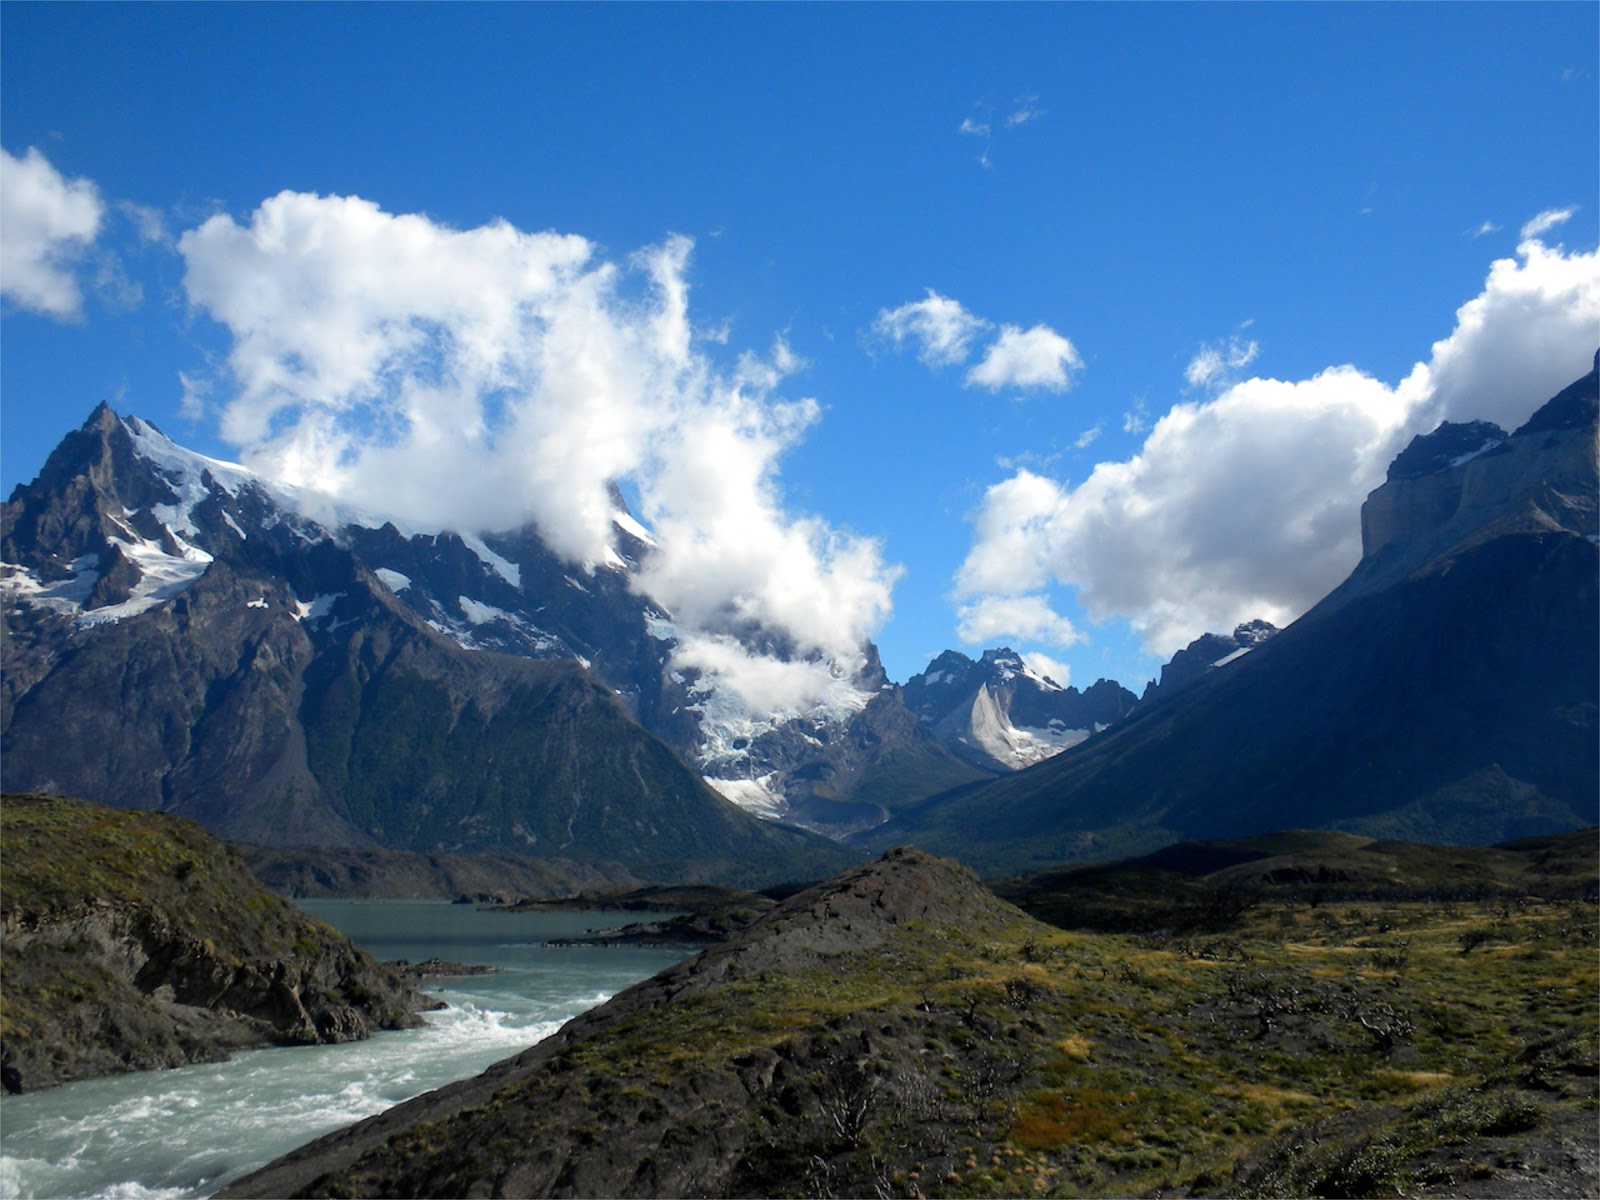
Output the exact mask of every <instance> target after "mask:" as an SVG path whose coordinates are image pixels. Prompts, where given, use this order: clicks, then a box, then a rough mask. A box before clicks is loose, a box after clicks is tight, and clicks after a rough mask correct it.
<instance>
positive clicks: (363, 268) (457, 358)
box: [178, 192, 897, 710]
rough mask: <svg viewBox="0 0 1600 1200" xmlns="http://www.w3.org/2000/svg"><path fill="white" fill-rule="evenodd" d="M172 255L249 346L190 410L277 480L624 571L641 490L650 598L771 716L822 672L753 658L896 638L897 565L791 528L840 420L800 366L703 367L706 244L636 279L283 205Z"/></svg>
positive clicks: (585, 263)
mask: <svg viewBox="0 0 1600 1200" xmlns="http://www.w3.org/2000/svg"><path fill="white" fill-rule="evenodd" d="M178 248H179V252H180V253H181V254H182V256H183V258H184V260H185V264H186V273H185V287H186V289H187V292H188V296H189V300H190V302H191V304H193V305H194V306H195V307H196V308H198V309H201V310H203V311H204V312H206V313H208V314H209V315H210V316H211V317H213V318H214V319H215V320H217V321H218V322H220V323H221V324H222V325H224V326H226V327H227V329H228V331H229V333H230V334H231V348H230V350H229V353H228V356H227V376H228V378H227V379H226V380H225V381H216V382H215V383H204V384H203V383H200V382H198V381H194V380H190V381H188V382H187V383H186V390H187V391H188V392H189V393H192V394H194V395H195V396H196V397H197V399H198V398H199V397H200V396H202V395H204V396H205V398H206V403H207V405H208V407H210V408H211V409H212V410H213V411H215V412H216V413H217V414H218V416H219V421H220V426H221V431H222V433H223V435H224V436H225V437H226V438H228V439H229V440H230V441H232V442H234V443H235V444H237V445H238V446H240V447H241V452H242V457H243V459H244V460H245V461H246V462H247V463H248V464H249V465H251V466H252V467H254V468H255V469H257V470H259V471H260V472H262V473H263V474H265V475H267V476H269V477H272V478H275V479H279V480H282V481H284V482H287V483H292V484H296V485H299V486H301V487H304V488H308V489H311V490H314V491H318V492H323V493H327V494H330V495H333V496H335V497H337V498H339V499H340V500H341V501H343V502H345V503H348V504H351V505H354V506H356V507H358V508H362V509H365V510H367V511H369V512H372V513H374V514H382V515H392V516H395V517H398V518H401V519H403V520H405V521H407V522H409V523H411V524H413V525H416V526H421V527H433V528H455V529H461V530H466V531H480V532H481V531H486V530H495V529H505V528H511V527H515V526H519V525H521V524H523V523H524V522H527V521H531V522H533V523H534V524H535V525H536V526H537V528H538V529H539V530H540V532H541V534H542V535H543V536H544V537H545V539H546V540H547V541H548V542H549V543H550V545H551V546H552V547H553V548H554V549H555V550H556V551H557V552H558V553H560V554H561V555H563V556H564V557H566V558H568V559H570V560H572V561H574V562H578V563H591V564H592V563H600V562H605V561H607V560H608V557H609V554H610V551H611V548H612V542H613V538H614V531H613V527H612V521H611V514H612V503H611V499H610V495H609V492H608V485H610V484H611V483H612V482H626V483H630V484H632V485H633V487H634V488H636V490H637V494H638V495H639V497H640V502H641V508H642V510H643V511H642V513H641V516H643V518H644V519H645V520H646V522H647V523H649V524H650V525H651V526H652V527H653V530H654V532H655V534H656V536H657V539H658V541H659V542H660V545H661V548H660V550H659V551H658V552H657V553H655V554H653V555H652V556H650V558H649V560H648V561H647V563H646V564H645V565H644V566H643V567H642V569H641V572H640V575H639V577H638V579H637V585H638V586H639V587H640V588H641V589H642V590H645V591H647V592H648V593H649V594H650V595H651V596H652V597H653V598H654V599H655V600H656V601H657V602H658V603H660V604H662V605H664V606H666V607H667V608H668V609H670V610H671V612H672V616H673V619H674V622H675V623H676V625H677V627H678V629H679V631H680V636H681V639H682V641H681V645H680V649H679V653H680V655H681V656H682V665H685V666H694V667H695V668H696V669H699V670H702V671H703V672H705V673H707V674H709V675H713V676H718V677H726V678H729V679H738V680H740V681H742V686H744V687H746V688H748V689H749V690H750V691H752V692H755V693H759V694H760V695H762V696H763V697H765V698H766V699H771V698H772V696H773V694H774V692H775V690H783V689H782V688H780V687H779V684H780V683H782V682H784V681H786V686H787V692H786V693H785V699H786V700H787V702H788V703H787V705H786V707H790V708H795V709H797V710H798V709H803V708H804V707H805V705H806V704H807V703H810V702H814V701H816V700H817V699H818V698H819V697H820V692H819V691H818V689H819V688H820V687H822V682H823V681H824V680H826V679H828V678H830V675H829V671H828V669H826V668H823V669H821V670H820V671H819V670H815V669H813V670H808V671H798V670H791V671H783V670H779V669H778V668H777V667H772V666H771V665H770V663H768V664H766V665H763V664H762V663H760V662H756V661H755V660H756V659H760V658H762V657H763V655H762V654H761V653H760V652H759V649H751V648H752V647H756V648H759V647H760V646H761V645H763V644H772V645H778V644H781V645H782V646H783V648H785V649H787V650H792V651H795V652H798V653H800V654H802V655H806V656H811V657H813V658H819V657H820V659H823V660H836V661H837V662H840V663H847V664H849V663H854V662H855V661H856V660H857V659H858V657H859V654H860V648H861V644H862V642H863V640H864V639H865V638H866V637H867V636H869V634H870V633H871V631H872V630H873V629H874V628H875V627H876V626H877V625H878V624H880V623H881V622H882V621H883V620H884V619H885V618H886V617H887V615H888V613H889V610H890V603H891V601H890V593H891V589H892V587H893V583H894V581H895V578H896V576H897V568H894V567H891V566H889V565H888V564H886V563H885V562H884V561H883V559H882V555H881V548H880V547H879V545H878V543H877V542H876V541H874V540H871V539H867V538H860V537H856V536H853V535H851V534H849V533H846V532H843V531H840V530H837V529H834V528H832V527H831V526H829V525H828V524H827V523H826V522H824V521H822V520H820V519H819V518H816V517H810V516H796V515H794V514H791V513H789V512H787V511H786V509H785V507H784V505H783V502H782V497H781V495H780V492H779V489H778V485H777V475H778V463H779V460H780V458H781V456H782V455H783V453H784V452H785V450H787V449H788V448H789V447H790V446H792V445H793V444H794V442H795V441H796V440H797V439H798V438H799V437H801V436H802V435H803V434H804V432H805V430H806V429H807V427H808V426H809V425H810V424H812V423H813V422H814V421H815V420H816V419H817V418H818V416H819V413H820V408H819V406H818V405H817V404H816V403H815V402H814V401H812V400H807V399H800V400H785V399H782V398H780V397H779V396H778V394H777V389H778V388H779V387H780V386H781V385H782V384H783V383H784V382H785V381H786V379H788V378H789V376H790V375H791V374H792V373H793V372H794V371H795V370H797V369H798V368H799V366H800V365H801V364H800V363H799V360H798V359H797V358H796V357H795V355H794V354H793V353H792V352H791V351H790V350H789V348H788V346H787V345H785V344H784V343H783V342H782V340H781V339H780V340H779V341H778V342H776V343H775V344H774V345H773V346H772V348H771V349H770V350H769V351H767V352H766V353H763V354H754V353H746V354H744V355H742V356H740V357H739V358H738V359H737V360H736V362H735V363H734V365H733V366H731V367H721V366H719V365H717V364H716V363H714V362H713V361H712V360H711V359H710V358H709V357H707V355H706V354H705V353H704V352H703V351H702V349H701V345H702V339H700V338H698V337H697V336H696V331H695V329H694V328H693V326H692V324H691V321H690V318H689V310H688V292H689V286H688V276H687V268H688V260H689V255H690V251H691V244H690V242H689V241H688V239H686V238H682V237H670V238H668V239H666V240H665V241H664V242H663V243H662V244H661V245H659V246H655V247H652V248H649V249H646V250H643V251H641V252H639V253H638V254H636V255H633V256H631V257H630V258H628V259H626V260H625V261H623V262H621V263H618V262H611V261H606V260H605V259H603V258H601V257H600V256H599V255H598V254H597V251H596V249H595V247H594V246H593V245H592V244H590V243H589V242H588V241H586V240H585V239H583V238H581V237H578V236H574V235H561V234H555V233H527V232H523V231H521V230H518V229H516V228H514V227H512V226H511V225H509V224H507V223H505V222H503V221H500V222H493V223H491V224H488V225H484V226H481V227H479V228H475V229H467V230H456V229H452V228H449V227H447V226H444V225H441V224H439V223H437V222H434V221H431V220H429V219H428V218H426V217H423V216H418V215H406V214H401V215H396V214H391V213H388V212H385V211H384V210H382V209H381V208H379V207H378V206H377V205H376V204H373V203H371V202H370V201H367V200H363V199H359V198H355V197H332V196H316V195H305V194H298V193H293V192H284V193H282V194H280V195H278V196H275V197H272V198H271V199H269V200H267V201H265V202H264V203H262V204H261V205H260V207H259V208H258V209H257V210H256V211H255V212H254V213H253V214H252V215H251V216H250V218H249V220H248V222H247V223H245V224H240V223H238V222H236V221H235V220H234V219H233V218H232V217H230V216H226V215H219V216H216V217H213V218H211V219H210V220H208V221H206V222H205V223H204V224H203V225H201V226H199V227H198V228H195V229H192V230H190V231H188V232H187V233H185V234H184V235H183V236H182V238H181V239H180V240H179V243H178ZM733 648H743V652H745V653H746V654H747V656H749V657H750V658H751V660H752V662H751V663H749V664H746V667H747V669H744V670H740V669H737V668H736V666H735V665H732V664H731V662H730V659H729V655H730V654H732V653H733ZM766 657H768V658H770V656H766ZM690 659H693V660H694V661H692V662H691V661H689V660H690ZM772 661H776V660H772ZM752 680H754V681H755V682H751V681H752Z"/></svg>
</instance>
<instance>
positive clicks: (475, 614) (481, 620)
mask: <svg viewBox="0 0 1600 1200" xmlns="http://www.w3.org/2000/svg"><path fill="white" fill-rule="evenodd" d="M456 603H457V604H458V605H460V607H461V613H462V615H463V616H465V617H466V618H467V620H468V621H469V622H471V623H472V624H474V625H487V624H488V623H489V622H490V621H507V622H510V623H511V624H513V625H521V624H522V618H521V617H519V616H517V615H516V614H515V613H508V612H507V611H506V610H505V609H503V608H496V607H495V606H494V605H492V604H484V603H481V602H480V601H477V600H473V599H471V598H470V597H467V596H461V597H459V598H457V600H456Z"/></svg>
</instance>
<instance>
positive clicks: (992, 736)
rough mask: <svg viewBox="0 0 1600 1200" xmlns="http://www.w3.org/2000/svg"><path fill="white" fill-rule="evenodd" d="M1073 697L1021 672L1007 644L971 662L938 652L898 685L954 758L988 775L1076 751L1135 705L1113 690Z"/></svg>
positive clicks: (1022, 662) (1025, 667)
mask: <svg viewBox="0 0 1600 1200" xmlns="http://www.w3.org/2000/svg"><path fill="white" fill-rule="evenodd" d="M1101 682H1102V684H1104V686H1098V685H1097V686H1096V687H1093V688H1090V689H1089V690H1088V691H1086V692H1080V691H1079V690H1078V689H1077V688H1074V687H1062V686H1061V685H1060V684H1059V683H1057V682H1056V681H1055V680H1053V679H1051V678H1050V677H1049V676H1047V675H1043V674H1041V673H1040V672H1038V671H1036V670H1034V669H1033V668H1032V667H1031V666H1029V664H1028V661H1027V658H1026V657H1025V656H1024V655H1021V654H1019V653H1017V651H1016V650H1014V649H1012V648H1011V647H1009V646H997V647H994V648H992V649H989V650H985V651H983V653H982V655H981V656H980V657H979V658H978V660H977V661H976V662H974V661H973V660H972V659H970V658H968V657H967V656H966V655H964V654H961V653H960V652H958V651H955V650H946V651H945V652H944V653H942V654H940V655H939V656H938V657H936V658H935V659H934V660H933V661H932V662H930V663H929V664H928V668H927V670H925V671H923V672H921V673H920V674H918V675H914V676H912V678H911V679H910V680H909V681H908V682H907V683H906V685H905V689H904V691H905V698H906V704H907V705H908V706H909V707H910V708H911V710H912V711H913V712H915V713H916V714H917V716H918V718H919V719H920V720H921V721H922V722H923V723H924V724H925V725H927V726H928V727H929V728H930V729H932V730H933V732H934V733H935V734H937V735H938V736H939V737H940V738H941V739H942V740H943V741H944V743H945V744H946V745H947V746H949V747H950V748H951V749H952V750H954V751H955V752H956V753H957V754H959V755H960V756H962V757H963V758H965V759H966V760H967V761H968V762H971V763H973V764H975V765H977V766H980V767H983V768H984V769H986V770H990V771H1014V770H1017V769H1018V768H1019V767H1024V766H1028V765H1031V764H1032V763H1036V762H1040V761H1042V760H1044V759H1046V758H1049V757H1051V756H1052V755H1055V754H1059V753H1061V751H1063V750H1066V749H1069V748H1070V747H1072V746H1075V745H1077V744H1078V743H1079V742H1081V741H1083V740H1085V739H1086V738H1088V737H1090V736H1092V735H1093V734H1094V733H1095V732H1097V731H1099V730H1101V729H1104V728H1106V727H1107V726H1109V725H1111V724H1112V723H1114V722H1115V721H1117V720H1119V719H1120V718H1121V717H1122V716H1124V715H1125V714H1126V713H1127V712H1128V711H1129V710H1130V709H1131V708H1132V707H1133V704H1134V702H1135V697H1134V696H1133V694H1132V693H1131V692H1128V691H1127V690H1126V689H1124V688H1123V687H1121V685H1119V684H1116V683H1114V682H1110V681H1101Z"/></svg>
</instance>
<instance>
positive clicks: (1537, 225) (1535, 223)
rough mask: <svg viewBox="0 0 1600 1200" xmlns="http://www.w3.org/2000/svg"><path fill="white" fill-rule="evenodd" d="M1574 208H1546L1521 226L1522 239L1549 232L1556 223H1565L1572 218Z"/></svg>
mask: <svg viewBox="0 0 1600 1200" xmlns="http://www.w3.org/2000/svg"><path fill="white" fill-rule="evenodd" d="M1577 211H1578V210H1577V209H1576V208H1547V209H1545V210H1544V211H1543V212H1542V213H1540V214H1539V215H1538V216H1536V217H1534V218H1532V219H1531V220H1530V221H1528V222H1527V223H1526V224H1525V225H1523V227H1522V234H1521V237H1522V240H1523V241H1527V240H1528V239H1530V238H1536V237H1538V236H1539V235H1540V234H1545V233H1549V232H1550V231H1551V230H1552V229H1554V228H1555V227H1556V226H1557V225H1565V224H1566V223H1567V222H1568V221H1570V220H1572V217H1573V214H1574V213H1576V212H1577Z"/></svg>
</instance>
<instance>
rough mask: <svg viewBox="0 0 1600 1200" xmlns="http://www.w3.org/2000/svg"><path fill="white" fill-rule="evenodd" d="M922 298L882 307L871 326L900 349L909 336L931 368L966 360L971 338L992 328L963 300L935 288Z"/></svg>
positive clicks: (922, 358)
mask: <svg viewBox="0 0 1600 1200" xmlns="http://www.w3.org/2000/svg"><path fill="white" fill-rule="evenodd" d="M927 293H928V294H927V295H926V296H925V297H923V298H922V299H921V300H913V301H912V302H910V303H909V304H902V305H901V306H900V307H899V308H895V309H888V308H886V309H883V310H881V311H880V312H879V313H878V319H877V320H876V321H874V322H873V325H872V328H873V331H874V332H875V333H877V334H878V335H879V336H880V337H884V338H888V339H889V340H891V341H893V342H894V344H895V346H896V347H897V348H898V347H899V346H901V345H903V344H904V343H905V342H906V341H907V340H908V339H909V340H910V341H913V342H915V343H916V344H917V347H918V349H917V357H918V358H920V359H921V360H922V361H923V362H924V363H926V364H927V365H928V366H930V367H948V366H951V365H953V364H955V363H959V362H965V361H966V359H967V355H968V354H970V353H971V348H972V339H973V338H974V337H976V336H977V335H978V334H979V333H981V332H982V331H983V330H985V329H988V328H989V322H988V321H985V320H984V319H983V318H982V317H979V316H974V315H973V314H972V313H970V312H968V311H967V310H966V309H965V308H963V307H962V306H961V303H960V301H957V300H952V299H951V298H950V297H948V296H941V295H939V293H938V292H936V291H934V290H933V289H932V288H928V289H927Z"/></svg>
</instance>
